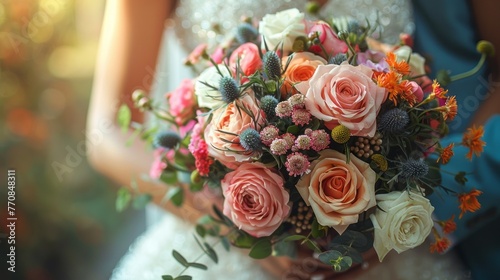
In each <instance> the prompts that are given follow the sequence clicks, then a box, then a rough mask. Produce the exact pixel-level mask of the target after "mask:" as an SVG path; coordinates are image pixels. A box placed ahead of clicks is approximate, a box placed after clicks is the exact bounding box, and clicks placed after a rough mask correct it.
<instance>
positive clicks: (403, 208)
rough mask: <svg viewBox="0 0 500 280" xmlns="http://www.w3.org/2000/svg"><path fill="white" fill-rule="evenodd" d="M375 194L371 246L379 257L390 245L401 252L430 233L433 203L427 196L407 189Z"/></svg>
mask: <svg viewBox="0 0 500 280" xmlns="http://www.w3.org/2000/svg"><path fill="white" fill-rule="evenodd" d="M375 197H376V199H377V206H378V207H377V210H376V211H375V214H372V215H370V219H371V220H372V222H373V228H374V229H375V240H374V242H373V248H374V249H375V251H376V252H377V255H378V258H379V260H380V261H382V260H383V259H384V257H385V255H387V253H388V252H389V251H390V250H392V249H394V250H396V252H398V253H401V252H404V251H406V250H408V249H412V248H415V247H417V246H419V245H420V244H422V242H424V240H425V239H426V238H427V236H428V235H429V234H430V233H431V230H432V227H433V226H434V222H433V220H432V217H431V214H432V211H434V207H433V206H432V205H431V203H430V202H429V200H428V199H427V198H425V197H423V196H422V195H420V194H419V193H415V192H411V193H410V192H408V191H403V192H400V191H394V192H390V193H387V194H378V195H376V196H375Z"/></svg>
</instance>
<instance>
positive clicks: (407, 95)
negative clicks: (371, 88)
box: [375, 71, 416, 106]
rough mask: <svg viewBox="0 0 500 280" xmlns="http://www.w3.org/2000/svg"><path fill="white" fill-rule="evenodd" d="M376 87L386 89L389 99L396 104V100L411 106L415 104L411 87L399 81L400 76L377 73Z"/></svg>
mask: <svg viewBox="0 0 500 280" xmlns="http://www.w3.org/2000/svg"><path fill="white" fill-rule="evenodd" d="M375 79H376V81H377V85H378V86H380V87H383V88H386V89H387V92H389V99H390V100H391V101H392V102H393V103H394V105H397V104H398V98H402V99H404V100H406V101H408V103H409V104H410V106H411V105H413V104H414V103H415V102H416V98H415V95H414V94H413V91H412V86H411V84H410V83H409V82H408V81H406V80H405V81H401V75H400V74H398V73H396V72H394V71H390V72H388V73H379V74H377V75H376V76H375Z"/></svg>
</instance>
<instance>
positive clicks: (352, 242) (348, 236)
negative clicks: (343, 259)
mask: <svg viewBox="0 0 500 280" xmlns="http://www.w3.org/2000/svg"><path fill="white" fill-rule="evenodd" d="M330 244H331V245H332V246H335V245H338V244H341V245H347V246H350V247H353V248H355V249H357V250H359V251H366V250H368V249H370V248H371V247H372V244H371V242H369V240H368V238H367V237H366V236H365V235H364V234H363V233H361V232H357V231H354V230H346V231H345V232H344V233H343V234H342V235H339V236H336V237H335V238H334V239H333V240H332V242H331V243H330Z"/></svg>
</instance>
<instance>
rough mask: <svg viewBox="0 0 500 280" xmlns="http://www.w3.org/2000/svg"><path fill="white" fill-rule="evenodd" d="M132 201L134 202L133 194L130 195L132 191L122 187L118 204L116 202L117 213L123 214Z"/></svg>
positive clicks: (118, 195)
mask: <svg viewBox="0 0 500 280" xmlns="http://www.w3.org/2000/svg"><path fill="white" fill-rule="evenodd" d="M131 200H132V194H131V193H130V191H129V190H128V189H127V188H126V187H121V188H120V189H119V190H118V193H117V196H116V202H115V207H116V211H118V212H122V211H123V210H125V209H127V207H128V205H129V204H130V201H131Z"/></svg>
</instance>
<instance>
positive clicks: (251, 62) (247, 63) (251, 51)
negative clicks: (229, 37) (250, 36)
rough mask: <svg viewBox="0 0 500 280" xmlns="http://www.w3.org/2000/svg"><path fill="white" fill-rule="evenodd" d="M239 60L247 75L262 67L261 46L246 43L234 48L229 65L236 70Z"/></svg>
mask: <svg viewBox="0 0 500 280" xmlns="http://www.w3.org/2000/svg"><path fill="white" fill-rule="evenodd" d="M238 61H239V66H240V68H241V69H242V70H243V74H245V76H250V75H252V74H253V73H255V72H256V71H257V70H259V69H260V67H261V66H262V60H261V58H260V55H259V48H258V47H257V45H255V44H254V43H245V44H242V45H241V46H239V47H238V48H237V49H236V50H234V52H233V54H231V57H230V58H229V67H230V68H231V69H232V70H234V69H236V65H237V63H238Z"/></svg>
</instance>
